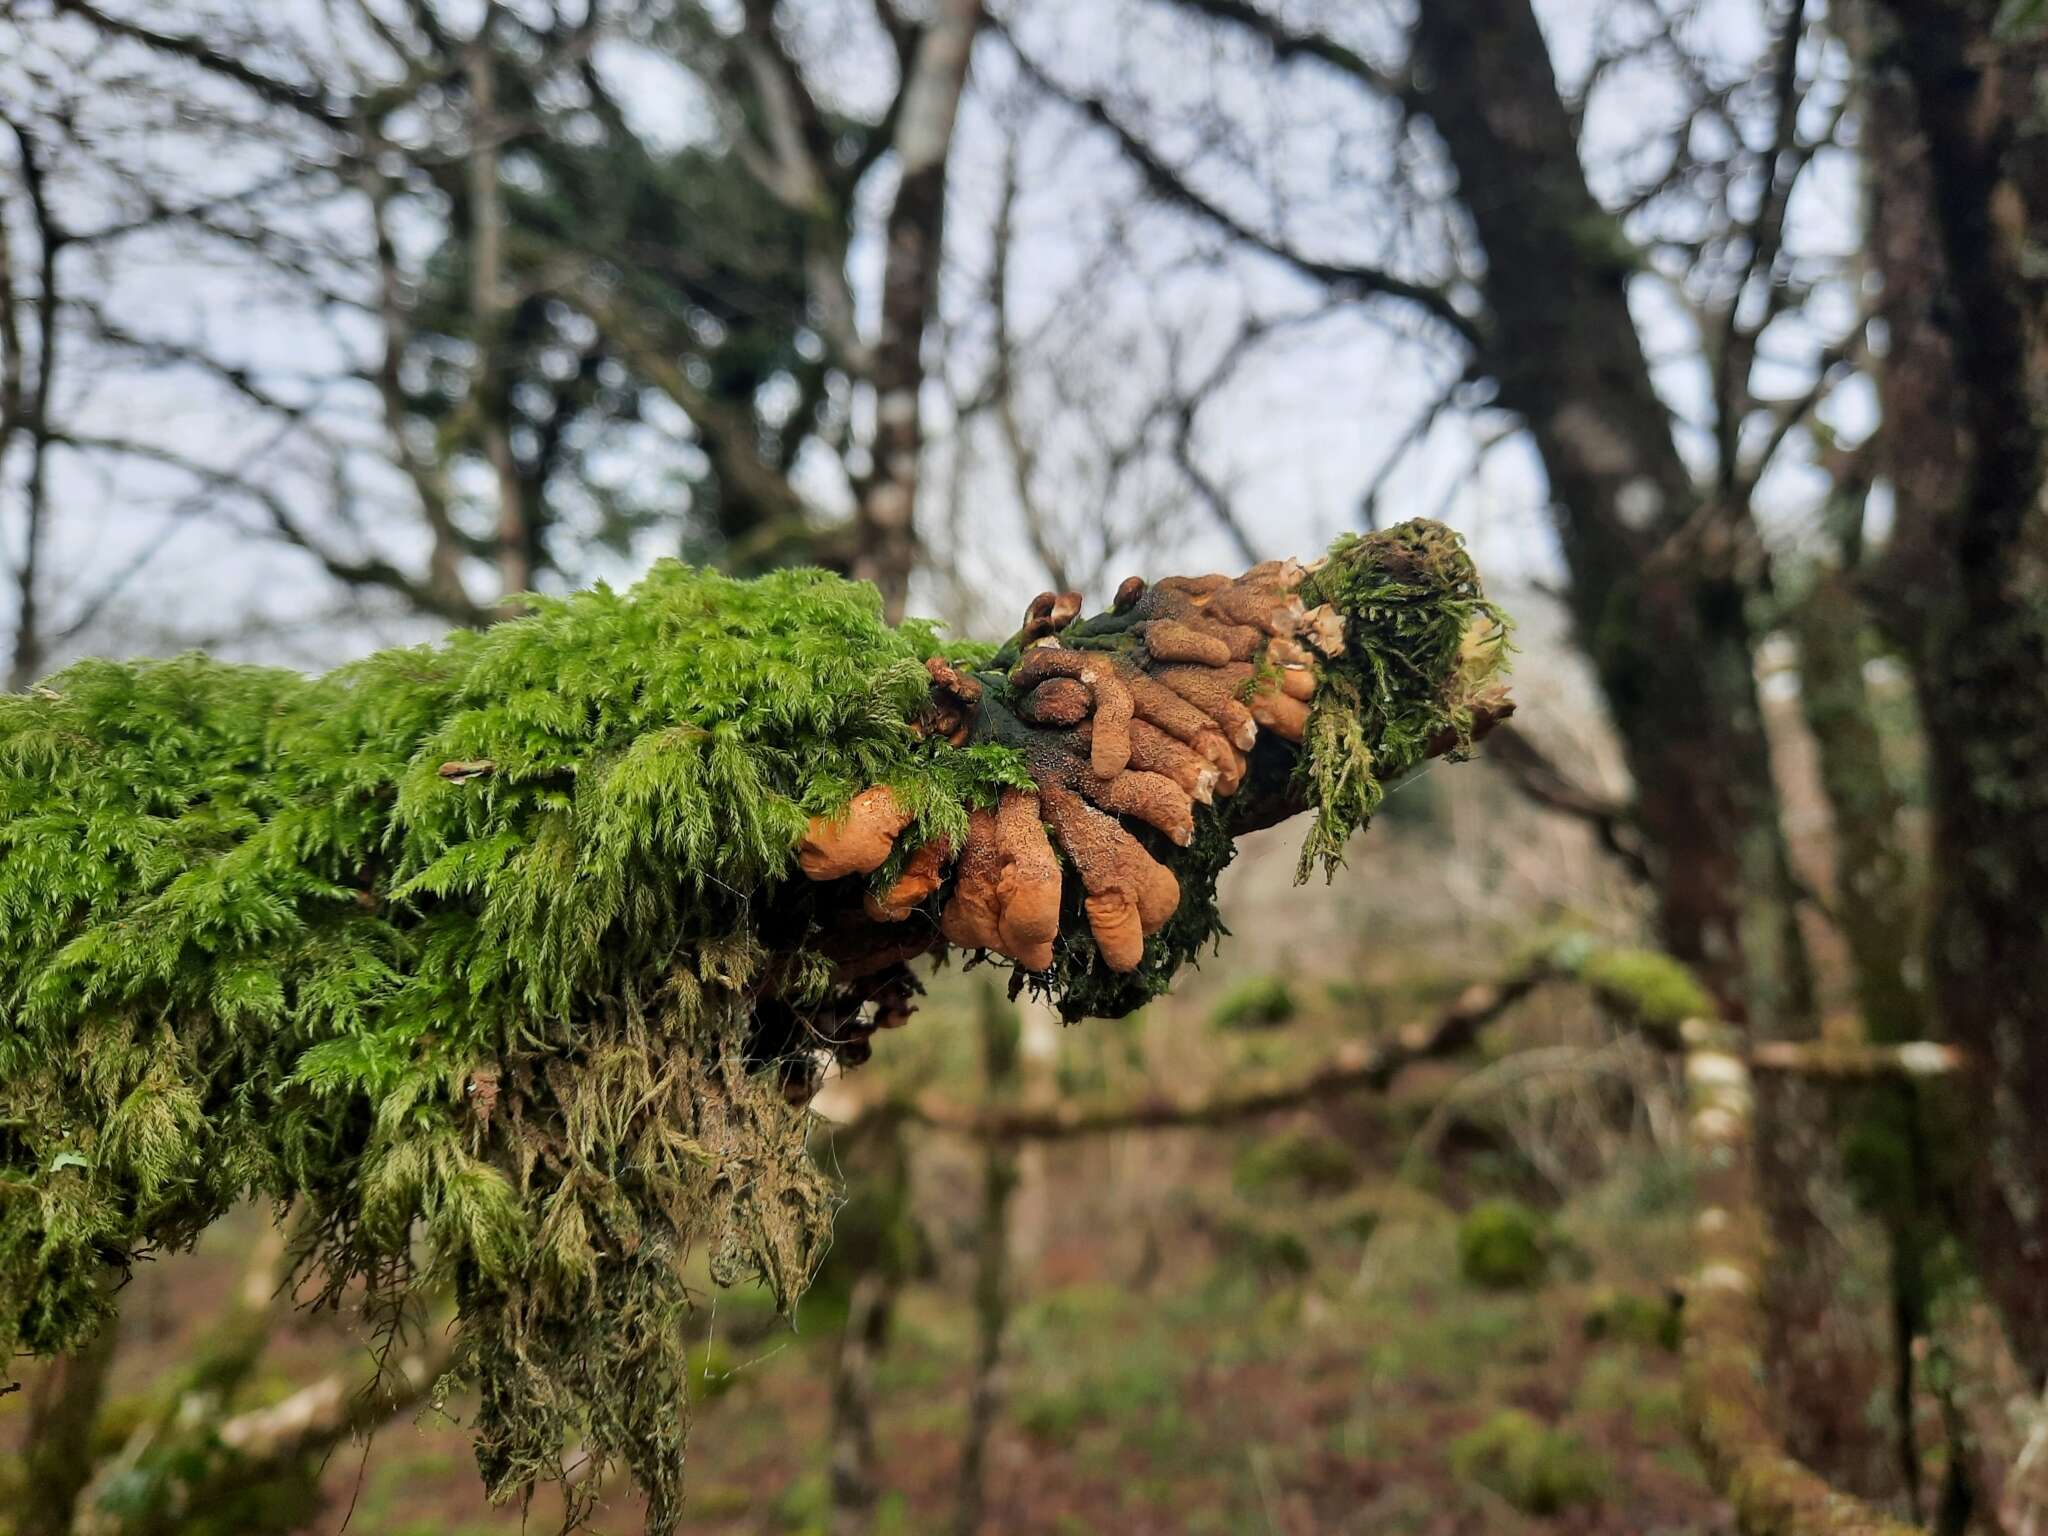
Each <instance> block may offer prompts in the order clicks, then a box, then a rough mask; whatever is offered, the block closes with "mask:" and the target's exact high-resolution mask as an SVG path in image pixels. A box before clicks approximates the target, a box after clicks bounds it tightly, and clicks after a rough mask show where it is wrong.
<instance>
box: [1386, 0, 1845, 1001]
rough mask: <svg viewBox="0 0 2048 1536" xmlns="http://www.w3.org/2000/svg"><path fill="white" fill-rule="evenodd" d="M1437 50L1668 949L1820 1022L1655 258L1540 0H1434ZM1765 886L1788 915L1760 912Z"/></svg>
mask: <svg viewBox="0 0 2048 1536" xmlns="http://www.w3.org/2000/svg"><path fill="white" fill-rule="evenodd" d="M1415 51H1416V64H1417V66H1418V68H1419V70H1420V71H1421V72H1422V73H1423V75H1424V77H1425V78H1426V80H1427V82H1428V84H1427V87H1426V90H1425V92H1424V93H1423V95H1422V97H1421V101H1422V104H1423V105H1424V106H1425V108H1426V109H1427V111H1428V113H1429V116H1430V120H1431V121H1432V123H1434V124H1435V126H1436V129H1437V132H1438V133H1439V134H1440V135H1441V136H1442V137H1443V140H1444V143H1445V145H1446V146H1447V148H1448V149H1449V151H1450V155H1451V159H1452V161H1453V162H1454V164H1455V165H1456V166H1457V170H1458V175H1459V179H1460V182H1461V188H1460V201H1461V202H1462V204H1463V206H1464V207H1465V209H1466V211H1467V212H1468V213H1469V214H1470V216H1471V219H1472V223H1473V227H1474V230H1475V232H1476V233H1477V235H1478V237H1479V243H1480V245H1481V246H1482V247H1483V248H1484V250H1485V253H1486V274H1485V279H1484V291H1485V295H1486V301H1487V312H1488V324H1487V327H1486V329H1485V331H1484V334H1483V335H1482V337H1481V339H1480V342H1479V358H1478V361H1479V365H1480V369H1481V370H1482V371H1483V372H1485V373H1487V374H1488V375H1490V376H1491V377H1493V378H1494V379H1495V380H1496V381H1497V383H1498V385H1499V390H1500V395H1499V400H1500V404H1501V405H1503V406H1505V407H1507V408H1508V409H1510V410H1512V411H1514V412H1516V413H1517V414H1518V415H1520V416H1521V417H1522V419H1523V420H1524V421H1525V422H1526V423H1527V425H1528V428H1529V431H1530V433H1531V435H1532V437H1533V438H1534V440H1535V444H1536V448H1537V451H1538V453H1539V454H1540V455H1541V457H1542V460H1543V465H1544V469H1545V471H1546V473H1547V474H1548V476H1549V479H1550V494H1551V500H1552V502H1553V504H1554V505H1555V507H1556V512H1557V523H1558V530H1559V534H1560V536H1561V538H1562V541H1563V546H1564V553H1565V558H1566V561H1567V563H1568V565H1569V567H1570V570H1571V577H1572V581H1571V590H1570V602H1571V607H1572V615H1573V619H1574V622H1575V626H1576V631H1577V635H1578V639H1579V642H1580V644H1581V645H1582V646H1583V647H1584V649H1585V651H1586V654H1587V655H1588V657H1589V658H1590V659H1591V661H1592V663H1593V667H1594V670H1595V672H1596V673H1597V675H1598V677H1599V680H1600V686H1601V690H1602V692H1603V694H1604V695H1605V698H1606V700H1607V705H1608V709H1609V712H1610V714H1611V715H1612V717H1613V720H1614V724H1615V728H1616V729H1617V731H1618V732H1619V733H1620V735H1621V738H1622V743H1623V747H1624V750H1625V752H1626V753H1627V758H1628V764H1629V769H1630V772H1631V774H1632V775H1633V777H1634V779H1635V783H1636V795H1637V818H1638V822H1639V825H1640V827H1641V830H1642V834H1643V837H1644V840H1645V844H1646V848H1645V852H1646V854H1647V856H1648V858H1649V861H1650V864H1651V867H1652V872H1653V877H1654V883H1655V887H1656V890H1657V895H1658V911H1659V915H1660V920H1661V922H1662V925H1663V930H1664V932H1663V937H1664V940H1665V943H1666V945H1667V947H1668V948H1669V949H1670V950H1671V952H1672V953H1673V954H1674V955H1676V956H1677V957H1678V958H1680V959H1682V960H1684V961H1686V962H1687V963H1688V964H1690V965H1691V966H1693V967H1694V968H1695V969H1696V970H1697V971H1698V972H1699V973H1700V975H1701V977H1702V979H1703V980H1704V981H1705V982H1706V983H1707V985H1708V986H1709V988H1710V989H1711V990H1712V991H1713V992H1714V994H1715V996H1716V998H1717V1000H1718V1001H1719V1002H1721V1004H1722V1005H1723V1007H1725V1008H1727V1009H1728V1010H1729V1011H1730V1014H1731V1016H1732V1017H1740V1018H1746V1019H1748V1020H1749V1021H1750V1023H1751V1025H1752V1027H1753V1028H1754V1029H1755V1030H1756V1031H1757V1033H1759V1034H1760V1035H1766V1036H1775V1035H1783V1034H1798V1033H1803V1032H1804V1028H1805V1019H1806V1017H1807V1015H1808V1013H1809V1011H1810V997H1809V987H1808V982H1807V978H1806V973H1805V962H1804V959H1803V955H1802V953H1801V948H1800V945H1799V942H1798V937H1797V933H1796V930H1795V929H1793V927H1792V923H1791V909H1790V903H1789V901H1788V900H1787V899H1786V893H1787V892H1788V890H1789V886H1790V882H1789V875H1788V865H1787V863H1786V859H1785V853H1784V846H1783V840H1782V838H1781V836H1780V835H1779V833H1778V831H1777V821H1776V814H1777V813H1776V805H1775V791H1774V788H1773V785H1772V783H1771V777H1770V760H1769V755H1768V751H1767V748H1766V744H1765V740H1764V734H1763V725H1762V714H1761V711H1760V709H1759V708H1758V704H1757V694H1756V684H1755V681H1754V676H1753V673H1752V669H1751V660H1750V657H1751V642H1752V637H1751V634H1750V629H1749V625H1748V622H1747V619H1746V616H1745V613H1744V600H1745V596H1746V593H1745V590H1744V585H1743V583H1741V582H1740V581H1739V580H1738V579H1737V573H1736V570H1735V568H1734V550H1733V548H1732V544H1733V542H1734V534H1733V533H1732V532H1731V531H1730V530H1729V526H1728V525H1729V521H1730V519H1729V518H1725V517H1724V518H1716V517H1713V516H1702V515H1701V514H1702V512H1703V510H1707V511H1711V509H1703V508H1702V504H1701V496H1700V493H1699V492H1698V490H1697V489H1696V488H1695V486H1694V484H1693V481H1692V477H1691V475H1690V474H1689V473H1688V471H1687V469H1686V467H1685V464H1684V462H1683V461H1682V460H1681V459H1680V458H1679V455H1678V449H1677V446H1676V444H1675V443H1674V441H1673V439H1672V435H1671V426H1670V420H1669V414H1668V412H1667V411H1666V409H1665V407H1664V404H1663V402H1662V401H1661V400H1660V399H1659V398H1658V396H1657V393H1656V390H1655V389H1654V388H1653V387H1652V385H1651V382H1650V370H1649V365H1648V362H1647V361H1646V359H1645V358H1644V355H1643V348H1642V342H1641V340H1640V338H1639V337H1638V335H1637V333H1636V328H1635V322H1634V319H1633V317H1632V316H1631V315H1630V313H1629V308H1628V295H1627V287H1626V285H1627V281H1628V279H1629V277H1630V276H1631V275H1632V274H1633V273H1634V271H1635V262H1636V255H1635V252H1634V250H1633V248H1632V247H1631V246H1630V245H1629V243H1628V241H1627V239H1626V238H1625V236H1624V235H1623V232H1622V229H1621V224H1620V221H1619V220H1618V219H1617V218H1615V217H1614V216H1613V215H1611V214H1609V213H1608V212H1607V211H1606V210H1605V209H1603V208H1602V207H1601V206H1600V204H1599V202H1598V201H1597V200H1596V199H1595V198H1594V196H1593V194H1592V192H1591V190H1590V189H1589V188H1588V187H1587V185H1586V180H1585V174H1584V171H1583V169H1582V167H1581V164H1580V161H1579V153H1578V142H1577V136H1576V133H1575V131H1574V128H1573V125H1572V121H1571V117H1570V115H1569V113H1568V112H1567V110H1566V107H1565V104H1564V102H1563V100H1562V98H1561V97H1560V95H1559V93H1558V88H1557V81H1556V79H1555V77H1554V75H1553V74H1552V71H1551V65H1550V54H1549V51H1548V49H1547V48H1546V46H1545V44H1544V40H1543V34H1542V31H1541V29H1540V28H1539V27H1538V25H1537V22H1536V17H1535V13H1534V11H1533V9H1532V8H1531V7H1530V5H1529V4H1528V0H1473V3H1466V4H1459V5H1427V6H1422V7H1420V8H1419V9H1418V10H1417V12H1416V22H1415ZM1696 531H1697V532H1696ZM1752 833H1754V835H1755V837H1756V838H1757V839H1758V840H1759V844H1760V846H1759V847H1758V848H1757V849H1756V851H1755V852H1753V853H1752V854H1750V855H1749V856H1748V857H1749V860H1750V862H1753V863H1756V864H1759V865H1760V866H1761V868H1760V869H1756V870H1751V869H1746V868H1745V851H1744V845H1745V838H1746V837H1748V836H1750V835H1751V834H1752ZM1758 874H1760V875H1761V876H1762V880H1761V883H1758V882H1757V881H1756V880H1754V879H1750V878H1746V877H1749V876H1753V875H1758ZM1759 899H1761V900H1763V901H1766V902H1768V903H1769V904H1770V906H1771V907H1772V908H1773V909H1774V910H1771V911H1769V912H1766V913H1762V914H1759V913H1758V911H1757V910H1756V908H1757V903H1758V901H1759ZM1759 916H1761V918H1762V926H1761V927H1759V926H1758V918H1759ZM1746 926H1747V927H1748V929H1749V931H1750V933H1751V935H1752V937H1753V938H1754V939H1755V940H1757V941H1758V942H1756V943H1752V944H1751V945H1750V946H1749V947H1748V951H1746V950H1745V945H1744V933H1745V928H1746ZM1746 954H1747V958H1746Z"/></svg>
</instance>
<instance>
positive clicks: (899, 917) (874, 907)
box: [863, 837, 953, 923]
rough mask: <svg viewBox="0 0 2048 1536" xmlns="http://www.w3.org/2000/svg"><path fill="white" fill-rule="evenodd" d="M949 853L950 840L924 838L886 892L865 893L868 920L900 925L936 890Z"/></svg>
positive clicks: (950, 848) (951, 848) (951, 845)
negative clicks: (869, 918)
mask: <svg viewBox="0 0 2048 1536" xmlns="http://www.w3.org/2000/svg"><path fill="white" fill-rule="evenodd" d="M952 851H953V844H952V841H951V839H949V838H944V837H933V838H927V839H926V840H925V841H924V842H922V843H920V844H919V845H918V848H917V851H916V852H915V853H913V854H912V855H911V856H910V859H909V861H908V862H907V863H905V864H904V866H903V872H902V873H901V874H899V875H897V877H896V878H895V880H893V881H892V882H890V885H889V888H888V889H887V890H885V891H879V892H876V891H870V892H869V893H868V896H867V899H866V900H865V902H864V903H863V906H864V907H865V909H866V911H867V914H868V916H869V917H872V918H873V919H874V920H875V921H876V922H878V923H900V922H902V921H903V920H904V919H905V918H907V917H909V916H910V914H911V913H913V912H915V911H916V910H917V909H918V908H919V907H921V906H923V905H924V902H925V898H926V897H928V896H930V895H931V894H932V893H933V892H934V891H936V890H937V889H938V888H939V882H940V880H941V879H942V878H943V877H944V875H945V868H946V860H947V858H948V856H949V855H951V853H952Z"/></svg>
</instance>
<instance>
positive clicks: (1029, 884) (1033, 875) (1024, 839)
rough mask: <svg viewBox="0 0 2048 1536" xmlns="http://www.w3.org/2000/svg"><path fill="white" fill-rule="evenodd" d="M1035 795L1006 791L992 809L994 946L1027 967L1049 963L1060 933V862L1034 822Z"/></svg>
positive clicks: (1042, 828)
mask: <svg viewBox="0 0 2048 1536" xmlns="http://www.w3.org/2000/svg"><path fill="white" fill-rule="evenodd" d="M1038 807H1039V797H1038V796H1037V795H1028V794H1025V793H1024V792H1023V791H1021V790H1014V789H1012V790H1005V791H1004V792H1003V799H1002V804H1001V806H1000V807H998V809H997V811H996V844H997V846H998V847H999V848H1000V849H1001V850H1002V872H1001V873H1000V874H999V875H998V876H997V879H996V890H997V917H996V934H997V939H996V946H995V947H996V948H997V949H999V950H1001V951H1002V952H1003V953H1004V954H1006V955H1008V956H1009V957H1010V958H1011V959H1012V960H1014V961H1016V962H1017V963H1018V964H1019V965H1021V966H1023V967H1024V969H1025V970H1027V971H1042V970H1044V969H1045V968H1046V967H1047V966H1049V965H1051V964H1052V941H1053V939H1054V938H1055V937H1056V936H1057V935H1058V933H1059V931H1060V865H1059V860H1058V859H1056V858H1054V857H1053V851H1052V844H1051V843H1050V842H1048V841H1047V840H1046V836H1045V823H1044V822H1043V821H1041V820H1039V809H1038Z"/></svg>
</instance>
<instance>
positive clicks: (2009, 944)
mask: <svg viewBox="0 0 2048 1536" xmlns="http://www.w3.org/2000/svg"><path fill="white" fill-rule="evenodd" d="M1996 11H1997V7H1995V6H1992V5H1989V4H1976V3H1971V4H1964V3H1941V0H1913V3H1903V0H1889V3H1881V4H1879V5H1877V6H1876V7H1875V8H1874V9H1873V11H1872V13H1871V16H1872V18H1873V22H1874V24H1873V26H1872V27H1871V29H1870V31H1871V34H1872V35H1871V36H1870V37H1868V38H1866V39H1865V40H1864V50H1863V51H1864V55H1865V59H1866V66H1867V67H1868V68H1869V70H1870V71H1871V76H1872V80H1871V94H1872V107H1871V111H1870V112H1869V114H1868V116H1867V123H1868V127H1867V130H1866V140H1867V148H1866V153H1867V154H1868V155H1869V157H1870V161H1871V171H1872V177H1873V182H1874V192H1875V197H1874V204H1875V206H1874V208H1873V217H1872V225H1871V228H1872V254H1873V259H1874V260H1875V262H1876V264H1877V267H1878V271H1879V273H1880V274H1881V275H1882V277H1883V279H1884V293H1885V298H1884V308H1883V318H1884V321H1885V324H1886V330H1887V334H1888V336H1889V338H1890V349H1889V355H1888V357H1887V359H1886V365H1885V368H1884V372H1883V375H1882V378H1881V397H1882V402H1883V409H1884V416H1885V430H1884V432H1883V433H1882V434H1881V435H1880V437H1879V439H1878V444H1879V452H1880V463H1881V467H1882V468H1883V470H1884V472H1885V473H1886V475H1887V477H1888V478H1889V479H1890V481H1891V484H1892V488H1893V493H1894V497H1895V500H1896V508H1897V510H1896V515H1895V528H1896V531H1895V534H1894V538H1893V548H1892V550H1891V552H1890V556H1889V558H1888V560H1887V566H1886V569H1885V570H1884V571H1883V572H1882V573H1881V574H1880V576H1879V577H1878V579H1877V581H1876V582H1875V586H1876V590H1877V592H1878V594H1879V596H1880V599H1881V601H1880V603H1879V610H1880V611H1881V612H1882V613H1884V614H1885V615H1886V616H1887V619H1888V622H1890V623H1891V624H1892V625H1893V626H1894V628H1895V631H1896V633H1897V634H1898V637H1899V639H1900V641H1901V643H1902V645H1903V647H1904V648H1905V650H1906V652H1907V654H1908V655H1909V656H1910V657H1911V660H1912V664H1913V670H1914V681H1915V687H1916V691H1917V693H1918V697H1919V702H1920V709H1921V716H1922V719H1923V720H1924V722H1925V725H1926V730H1927V736H1928V740H1929V741H1930V742H1931V743H1932V744H1933V747H1934V750H1933V753H1932V761H1933V767H1932V775H1931V784H1930V795H1931V802H1932V813H1933V814H1932V822H1933V845H1934V848H1933V860H1932V866H1933V891H1932V907H1931V914H1930V919H1929V935H1928V945H1927V989H1928V996H1929V997H1930V999H1931V1000H1932V1006H1933V1008H1934V1011H1935V1014H1936V1017H1937V1019H1938V1021H1939V1023H1940V1025H1941V1028H1942V1031H1943V1033H1944V1034H1945V1035H1946V1036H1947V1037H1948V1038H1949V1039H1951V1040H1953V1041H1954V1042H1955V1043H1957V1044H1958V1045H1960V1046H1962V1047H1964V1048H1965V1050H1966V1051H1967V1052H1968V1054H1969V1056H1970V1058H1971V1060H1972V1061H1973V1063H1974V1064H1975V1067H1976V1070H1975V1071H1974V1072H1973V1073H1972V1074H1971V1077H1970V1090H1969V1091H1970V1096H1971V1104H1970V1109H1971V1115H1972V1122H1973V1124H1974V1126H1975V1128H1976V1129H1975V1132H1974V1134H1973V1135H1972V1136H1971V1137H1969V1138H1968V1143H1969V1145H1968V1147H1967V1149H1966V1150H1967V1151H1968V1152H1969V1153H1970V1155H1971V1156H1973V1157H1974V1158H1975V1159H1976V1161H1977V1167H1976V1170H1975V1176H1974V1177H1973V1178H1972V1179H1971V1180H1970V1181H1969V1182H1970V1187H1971V1190H1972V1209H1971V1211H1970V1212H1969V1227H1970V1231H1971V1236H1972V1244H1973V1247H1974V1249H1975V1253H1976V1259H1977V1265H1978V1268H1979V1271H1980V1273H1981V1274H1982V1277H1983V1280H1984V1283H1985V1285H1986V1287H1987V1289H1988V1290H1989V1291H1990V1293H1991V1295H1992V1296H1993V1297H1994V1298H1995V1299H1996V1300H1997V1302H1998V1305H1999V1307H2000V1310H2001V1312H2002V1314H2003V1316H2004V1320H2005V1324H2006V1327H2007V1330H2008V1332H2009V1334H2010V1336H2011V1339H2012V1343H2013V1348H2014V1352H2015V1354H2016V1355H2017V1356H2018V1357H2019V1359H2020V1361H2021V1362H2022V1364H2023V1365H2024V1366H2025V1368H2026V1369H2027V1370H2028V1371H2029V1372H2030V1373H2031V1374H2032V1376H2033V1378H2034V1380H2035V1382H2036V1384H2037V1385H2038V1384H2040V1383H2042V1382H2044V1381H2048V1134H2044V1133H2043V1130H2042V1106H2043V1105H2044V1104H2048V1029H2044V1028H2043V1020H2044V1019H2048V918H2044V916H2043V912H2044V907H2043V896H2042V893H2043V892H2044V891H2048V772H2044V770H2043V767H2042V765H2043V764H2044V763H2048V518H2044V516H2043V513H2042V509H2041V499H2040V498H2041V490H2042V486H2041V478H2042V464H2043V452H2042V450H2043V440H2042V439H2043V430H2044V429H2043V426H2042V418H2041V414H2040V413H2041V408H2042V399H2043V391H2044V388H2048V356H2044V353H2043V350H2042V347H2043V341H2044V338H2048V312H2044V311H2048V293H2044V290H2043V286H2042V281H2041V277H2040V271H2039V258H2038V255H2037V254H2036V253H2037V252H2038V250H2039V247H2040V241H2041V239H2042V236H2043V235H2044V234H2048V207H2044V203H2048V186H2044V184H2043V178H2042V172H2043V167H2044V164H2048V125H2043V124H2042V123H2041V121H2040V119H2039V113H2038V107H2037V103H2036V97H2035V93H2036V90H2037V85H2038V81H2039V78H2040V73H2041V65H2042V62H2043V59H2044V55H2048V45H2044V43H2043V40H2042V37H2041V32H2040V25H2039V22H2038V21H2032V22H2026V21H2023V22H2020V23H2019V24H2018V30H2019V31H2020V32H2021V33H2022V34H2024V35H2022V36H2018V37H2010V36H2006V35H2003V34H2002V33H2000V32H1999V31H1998V30H1997V29H1995V28H1994V20H1993V18H1994V13H1995V12H1996Z"/></svg>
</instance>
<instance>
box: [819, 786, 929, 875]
mask: <svg viewBox="0 0 2048 1536" xmlns="http://www.w3.org/2000/svg"><path fill="white" fill-rule="evenodd" d="M909 825H910V813H909V812H908V811H906V810H904V809H903V807H902V806H900V805H898V804H897V803H896V795H895V792H894V791H893V790H891V789H890V788H889V787H888V786H887V785H886V784H877V785H875V786H874V787H873V788H872V789H864V790H862V791H861V792H860V793H859V794H857V795H855V796H854V797H853V799H852V800H851V801H850V802H848V804H847V807H846V810H845V811H844V812H843V813H842V814H840V815H838V816H813V817H812V818H811V824H810V827H809V829H808V830H807V831H806V832H805V833H804V839H803V841H802V842H801V843H799V844H798V845H797V850H796V859H797V863H798V864H799V865H800V866H801V867H802V869H803V872H804V874H805V875H806V876H807V877H809V878H810V879H812V880H837V879H839V878H841V877H842V876H845V875H867V874H873V873H874V872H875V871H876V870H878V869H880V868H881V867H882V865H883V864H884V863H885V862H886V861H887V860H888V857H889V851H890V849H892V848H894V847H895V846H896V835H897V834H898V833H899V832H901V831H902V830H903V829H904V828H905V827H907V826H909Z"/></svg>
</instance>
